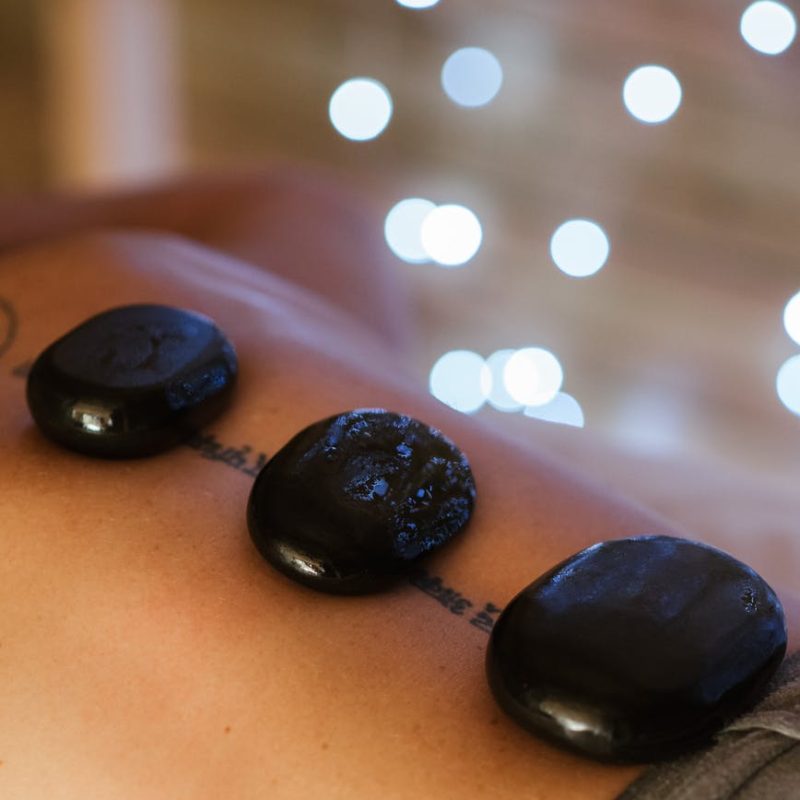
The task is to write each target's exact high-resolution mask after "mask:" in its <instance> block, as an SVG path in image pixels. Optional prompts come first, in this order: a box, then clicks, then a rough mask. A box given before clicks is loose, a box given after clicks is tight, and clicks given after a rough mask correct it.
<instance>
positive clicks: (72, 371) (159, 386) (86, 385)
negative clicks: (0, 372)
mask: <svg viewBox="0 0 800 800" xmlns="http://www.w3.org/2000/svg"><path fill="white" fill-rule="evenodd" d="M236 374H237V360H236V353H235V352H234V349H233V345H232V344H231V343H230V342H229V341H228V339H227V338H226V336H225V335H224V334H223V333H222V331H221V330H220V329H219V328H218V327H217V326H216V325H215V324H214V323H213V322H212V321H211V320H210V319H208V317H204V316H202V315H201V314H197V313H195V312H193V311H185V310H183V309H178V308H172V307H170V306H162V305H130V306H122V307H119V308H113V309H111V310H109V311H105V312H103V313H101V314H98V315H97V316H94V317H91V318H90V319H88V320H87V321H86V322H84V323H82V324H81V325H79V326H78V327H77V328H74V329H73V330H71V331H70V332H69V333H67V334H65V335H64V336H62V337H61V338H60V339H58V340H57V341H56V342H54V343H53V344H51V345H50V346H49V347H48V348H47V349H46V350H44V352H42V354H41V355H40V356H39V357H38V358H37V359H36V361H35V362H34V364H33V367H32V368H31V371H30V373H29V375H28V385H27V399H28V407H29V408H30V411H31V414H32V416H33V418H34V421H35V422H36V424H37V425H38V427H39V428H40V430H41V431H42V432H43V433H44V434H45V435H46V436H48V437H49V438H50V439H53V440H54V441H56V442H58V443H59V444H62V445H64V446H65V447H68V448H70V449H73V450H77V451H79V452H82V453H86V454H88V455H93V456H104V457H109V458H123V457H134V456H145V455H151V454H153V453H157V452H159V451H162V450H165V449H167V448H169V447H171V446H173V445H175V444H177V443H179V442H180V441H182V440H183V439H185V438H186V437H187V436H189V435H190V434H191V433H192V432H194V431H196V430H197V429H198V428H201V427H202V426H204V425H206V424H207V423H209V422H210V421H211V420H213V419H214V418H215V417H216V416H217V415H218V414H219V413H220V412H221V411H222V410H223V409H224V408H225V407H226V405H227V403H228V401H229V399H230V395H231V392H232V389H233V386H234V383H235V380H236Z"/></svg>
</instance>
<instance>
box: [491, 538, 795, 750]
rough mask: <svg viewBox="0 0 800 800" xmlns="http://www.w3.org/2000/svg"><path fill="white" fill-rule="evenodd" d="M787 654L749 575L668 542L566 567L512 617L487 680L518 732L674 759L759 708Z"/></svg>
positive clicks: (758, 582)
mask: <svg viewBox="0 0 800 800" xmlns="http://www.w3.org/2000/svg"><path fill="white" fill-rule="evenodd" d="M785 650H786V626H785V623H784V618H783V610H782V608H781V605H780V603H779V601H778V599H777V597H776V596H775V593H774V592H773V591H772V589H770V587H769V586H768V585H767V584H766V583H765V582H764V580H763V579H762V578H761V577H759V576H758V575H757V574H756V573H755V572H754V571H753V570H752V569H750V567H748V566H746V565H745V564H742V563H741V562H739V561H737V560H736V559H734V558H732V557H730V556H729V555H727V554H725V553H723V552H721V551H719V550H716V549H714V548H712V547H708V546H706V545H702V544H697V543H695V542H689V541H686V540H683V539H674V538H671V537H667V536H642V537H636V538H632V539H621V540H616V541H610V542H605V543H602V544H598V545H595V546H594V547H590V548H588V549H587V550H583V551H582V552H580V553H578V554H577V555H575V556H572V557H571V558H569V559H567V560H566V561H564V562H562V563H561V564H559V565H558V566H556V567H554V568H553V569H552V570H550V571H549V572H548V573H546V574H545V575H543V576H542V577H541V578H539V579H538V580H537V581H535V582H534V583H532V584H531V585H530V586H528V587H527V588H526V589H524V590H523V591H522V592H521V593H520V594H519V595H517V597H515V598H514V600H512V601H511V603H510V604H509V605H508V607H507V608H506V609H505V610H504V611H503V613H502V614H501V615H500V618H499V619H498V621H497V623H496V624H495V626H494V629H493V631H492V634H491V638H490V641H489V649H488V652H487V660H486V668H487V675H488V678H489V685H490V687H491V689H492V692H493V693H494V696H495V698H496V699H497V701H498V703H499V704H500V706H501V707H502V708H503V709H504V710H505V711H506V712H507V713H508V714H510V715H511V716H512V717H513V718H514V719H515V720H516V721H517V722H518V723H519V724H521V725H522V726H523V727H525V728H527V729H528V730H530V731H532V732H534V733H537V734H540V735H542V736H544V737H546V738H548V739H550V740H552V741H554V742H556V743H558V744H561V745H564V746H566V747H568V748H570V749H573V750H577V751H578V752H581V753H583V754H584V755H588V756H592V757H595V758H598V759H602V760H610V761H621V762H652V761H658V760H662V759H667V758H672V757H674V756H675V755H678V754H680V753H681V752H684V751H688V750H691V749H693V748H695V747H697V746H700V745H703V744H705V743H706V742H707V741H708V740H709V738H710V737H711V736H712V735H713V734H714V733H715V732H716V731H717V730H718V729H719V728H720V727H722V726H723V725H724V724H726V723H727V722H729V721H730V720H731V719H733V718H735V717H737V716H738V715H739V714H741V713H742V712H743V711H745V710H746V709H747V708H748V707H750V706H751V705H752V704H754V703H755V702H756V701H757V700H758V698H759V696H760V694H761V692H762V690H763V688H764V685H765V683H766V682H767V681H768V679H769V678H770V676H771V675H772V674H773V673H774V671H775V670H776V669H777V667H778V665H779V664H780V661H781V659H782V658H783V655H784V652H785Z"/></svg>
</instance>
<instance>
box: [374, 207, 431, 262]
mask: <svg viewBox="0 0 800 800" xmlns="http://www.w3.org/2000/svg"><path fill="white" fill-rule="evenodd" d="M434 208H436V204H435V203H432V202H431V201H430V200H425V199H424V198H422V197H407V198H406V199H405V200H401V201H400V202H399V203H397V204H396V205H395V206H393V207H392V209H391V210H390V211H389V213H388V214H387V215H386V221H385V223H384V225H383V234H384V236H385V237H386V244H388V245H389V249H390V250H391V251H392V252H393V253H394V254H395V255H396V256H397V257H398V258H400V259H402V260H403V261H407V262H408V263H409V264H422V263H424V262H425V261H430V256H429V255H428V253H427V252H426V251H425V248H424V247H423V246H422V236H421V232H422V223H423V222H424V221H425V218H426V217H427V216H428V214H430V212H431V211H433V209H434Z"/></svg>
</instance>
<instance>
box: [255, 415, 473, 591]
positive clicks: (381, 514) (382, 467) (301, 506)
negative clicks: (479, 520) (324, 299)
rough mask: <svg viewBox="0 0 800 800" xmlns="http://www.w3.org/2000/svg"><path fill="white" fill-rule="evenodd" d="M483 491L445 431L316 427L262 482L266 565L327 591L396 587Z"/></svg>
mask: <svg viewBox="0 0 800 800" xmlns="http://www.w3.org/2000/svg"><path fill="white" fill-rule="evenodd" d="M474 499H475V483H474V481H473V478H472V472H471V470H470V468H469V465H468V463H467V460H466V458H465V457H464V456H463V454H462V453H461V452H460V451H459V450H458V448H457V447H456V446H455V445H454V444H453V443H452V442H451V441H450V440H449V439H446V438H445V437H444V436H443V435H442V434H441V433H439V431H437V430H435V429H433V428H430V427H428V426H427V425H425V424H424V423H422V422H419V421H418V420H415V419H412V418H410V417H406V416H401V415H399V414H394V413H391V412H388V411H382V410H379V409H362V410H358V411H349V412H347V413H344V414H340V415H338V416H335V417H330V418H329V419H326V420H323V421H322V422H317V423H316V424H314V425H311V426H310V427H308V428H306V429H305V430H303V431H301V432H300V433H299V434H297V436H295V437H294V438H293V439H292V440H291V441H290V442H289V443H288V444H287V445H286V446H285V447H283V448H282V449H281V450H280V451H279V452H278V453H277V454H276V455H275V456H274V458H272V459H271V460H270V462H269V463H268V464H267V465H266V466H265V467H264V469H263V470H262V471H261V472H260V473H259V475H258V477H257V478H256V481H255V484H254V486H253V490H252V492H251V494H250V500H249V503H248V509H247V521H248V527H249V529H250V535H251V537H252V539H253V542H254V543H255V545H256V547H257V548H258V550H259V552H260V553H261V554H262V555H263V556H264V558H265V559H266V560H267V561H269V563H270V564H272V565H273V566H274V567H276V568H277V569H279V570H280V571H281V572H283V573H284V574H286V575H288V576H289V577H290V578H292V579H294V580H296V581H298V582H300V583H302V584H305V585H306V586H310V587H312V588H314V589H319V590H321V591H325V592H332V593H336V594H362V593H366V592H372V591H378V590H381V589H384V588H386V587H387V586H389V585H391V584H392V583H393V582H394V581H395V580H396V579H397V577H398V576H399V575H400V574H403V573H404V572H406V571H407V570H408V568H409V567H410V565H411V564H413V562H414V561H415V560H416V559H418V558H419V557H420V556H422V555H423V554H424V553H427V552H429V551H431V550H433V549H435V548H437V547H440V546H441V545H443V544H445V543H446V542H447V541H448V540H450V539H451V538H452V537H453V536H455V535H456V534H457V533H458V532H459V531H460V530H461V529H462V528H463V527H464V526H465V525H466V524H467V521H468V520H469V517H470V514H471V512H472V507H473V503H474Z"/></svg>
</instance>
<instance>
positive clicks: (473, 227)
mask: <svg viewBox="0 0 800 800" xmlns="http://www.w3.org/2000/svg"><path fill="white" fill-rule="evenodd" d="M420 237H421V240H422V247H423V249H424V250H425V252H426V253H427V254H428V256H429V257H430V258H431V259H432V260H433V261H435V262H436V263H437V264H440V265H441V266H443V267H458V266H461V265H462V264H466V263H467V261H469V260H470V259H471V258H472V257H473V256H474V255H475V253H477V252H478V249H479V248H480V246H481V241H482V240H483V230H482V228H481V223H480V220H478V218H477V217H476V216H475V214H474V213H473V212H472V211H470V210H469V209H468V208H466V207H464V206H459V205H452V204H448V205H443V206H437V207H436V208H434V209H433V210H432V211H430V212H429V213H428V215H427V216H426V217H425V219H424V221H423V223H422V228H421V229H420Z"/></svg>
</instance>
